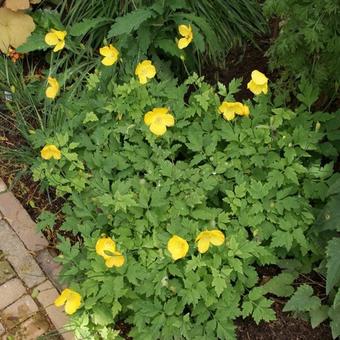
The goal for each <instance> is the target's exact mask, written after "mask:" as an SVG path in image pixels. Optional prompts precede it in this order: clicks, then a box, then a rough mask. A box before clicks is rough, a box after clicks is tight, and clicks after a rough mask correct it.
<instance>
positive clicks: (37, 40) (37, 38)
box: [16, 30, 48, 53]
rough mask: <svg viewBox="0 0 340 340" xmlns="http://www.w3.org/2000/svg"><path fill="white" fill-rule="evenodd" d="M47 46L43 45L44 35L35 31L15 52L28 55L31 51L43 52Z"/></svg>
mask: <svg viewBox="0 0 340 340" xmlns="http://www.w3.org/2000/svg"><path fill="white" fill-rule="evenodd" d="M47 48H48V45H47V44H46V43H45V33H43V32H41V31H38V30H36V31H35V32H33V33H32V34H31V35H30V36H29V37H28V38H27V40H26V42H25V43H24V44H22V45H21V46H19V47H18V48H17V49H16V51H17V52H18V53H28V52H32V51H38V50H45V49H47Z"/></svg>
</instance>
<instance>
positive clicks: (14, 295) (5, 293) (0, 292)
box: [0, 278, 26, 310]
mask: <svg viewBox="0 0 340 340" xmlns="http://www.w3.org/2000/svg"><path fill="white" fill-rule="evenodd" d="M25 293H26V289H25V287H24V286H23V284H22V282H21V281H20V280H19V279H17V278H15V279H12V280H10V281H7V282H6V283H4V284H3V285H1V286H0V296H1V299H0V310H1V309H4V308H5V307H7V306H9V305H10V304H11V303H13V302H14V301H16V300H18V299H19V298H20V297H21V296H23V295H24V294H25Z"/></svg>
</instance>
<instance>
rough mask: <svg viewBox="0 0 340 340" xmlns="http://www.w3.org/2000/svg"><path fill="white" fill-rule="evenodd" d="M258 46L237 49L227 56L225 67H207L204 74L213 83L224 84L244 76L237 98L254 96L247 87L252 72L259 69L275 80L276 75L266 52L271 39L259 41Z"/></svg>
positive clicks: (271, 79)
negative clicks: (270, 67)
mask: <svg viewBox="0 0 340 340" xmlns="http://www.w3.org/2000/svg"><path fill="white" fill-rule="evenodd" d="M258 44H259V45H258V47H254V46H251V45H246V46H245V47H244V49H240V48H238V49H236V50H234V51H232V52H231V53H230V54H229V56H228V57H227V60H226V63H225V67H223V68H220V69H211V68H209V67H207V68H206V70H205V72H203V73H204V75H205V77H206V79H207V81H208V82H209V83H211V84H216V82H217V81H219V82H221V83H223V84H226V85H227V84H229V83H230V81H231V80H232V79H234V78H235V79H237V78H242V79H243V82H242V86H241V88H240V92H238V93H237V94H236V96H235V97H236V99H237V100H242V99H248V98H252V97H253V94H252V93H251V92H250V91H249V90H248V89H247V83H248V82H249V81H250V78H251V72H252V71H254V70H259V71H261V72H262V73H264V74H266V75H267V77H269V80H270V81H273V80H274V79H275V78H276V76H275V74H272V73H270V72H269V69H268V59H267V57H266V56H265V53H266V51H267V49H268V47H269V40H268V39H263V40H260V41H259V42H258Z"/></svg>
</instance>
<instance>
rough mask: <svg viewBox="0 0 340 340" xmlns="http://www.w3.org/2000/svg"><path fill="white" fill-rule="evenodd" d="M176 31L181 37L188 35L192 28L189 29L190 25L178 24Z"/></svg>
mask: <svg viewBox="0 0 340 340" xmlns="http://www.w3.org/2000/svg"><path fill="white" fill-rule="evenodd" d="M178 32H179V34H180V35H181V36H182V37H186V36H188V35H189V34H190V33H191V32H192V29H191V26H190V25H189V26H187V25H179V26H178Z"/></svg>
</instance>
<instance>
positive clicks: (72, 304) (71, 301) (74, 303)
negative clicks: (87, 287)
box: [65, 291, 81, 315]
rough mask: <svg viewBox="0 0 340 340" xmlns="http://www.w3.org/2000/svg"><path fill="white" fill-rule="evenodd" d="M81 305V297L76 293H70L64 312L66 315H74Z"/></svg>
mask: <svg viewBox="0 0 340 340" xmlns="http://www.w3.org/2000/svg"><path fill="white" fill-rule="evenodd" d="M80 305H81V296H80V294H78V293H77V292H74V291H71V293H70V294H69V296H68V298H67V301H66V303H65V312H66V314H68V315H72V314H74V313H75V312H76V311H77V310H78V309H79V307H80Z"/></svg>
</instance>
